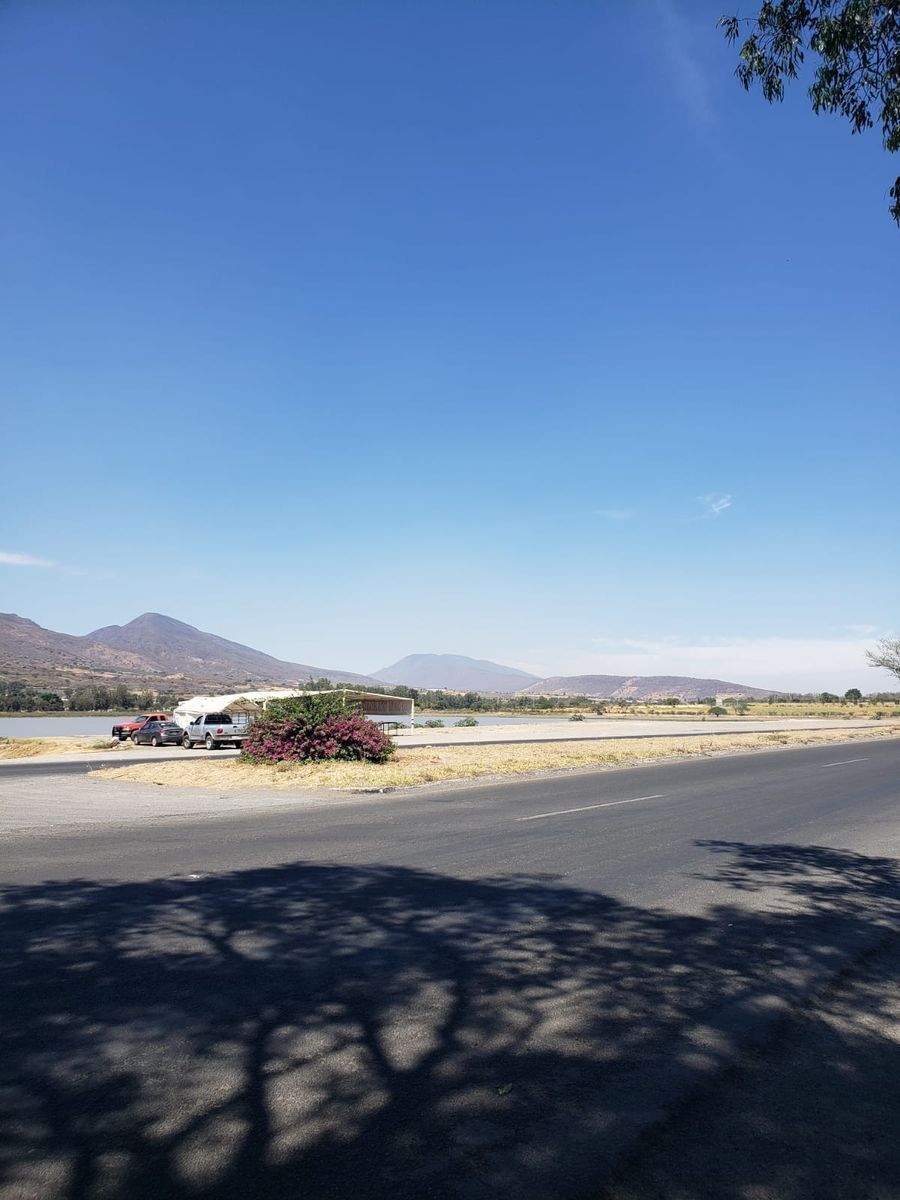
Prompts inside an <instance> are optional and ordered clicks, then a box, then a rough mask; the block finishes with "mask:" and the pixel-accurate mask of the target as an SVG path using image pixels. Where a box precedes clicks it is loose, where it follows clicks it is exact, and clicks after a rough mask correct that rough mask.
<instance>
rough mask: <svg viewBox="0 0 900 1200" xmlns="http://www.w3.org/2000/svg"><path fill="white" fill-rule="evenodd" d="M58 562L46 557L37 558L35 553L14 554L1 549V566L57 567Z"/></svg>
mask: <svg viewBox="0 0 900 1200" xmlns="http://www.w3.org/2000/svg"><path fill="white" fill-rule="evenodd" d="M56 565H57V564H56V563H54V562H50V561H49V560H48V559H46V558H36V557H35V556H34V555H33V554H14V553H12V551H9V550H0V566H4V567H55V566H56Z"/></svg>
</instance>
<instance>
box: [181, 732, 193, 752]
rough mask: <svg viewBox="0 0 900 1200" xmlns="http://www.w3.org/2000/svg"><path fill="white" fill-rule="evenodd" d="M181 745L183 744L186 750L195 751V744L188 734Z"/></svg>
mask: <svg viewBox="0 0 900 1200" xmlns="http://www.w3.org/2000/svg"><path fill="white" fill-rule="evenodd" d="M181 744H182V746H184V748H185V750H193V748H194V743H193V742H192V741H191V739H190V738H189V737H188V735H187V734H185V735H184V737H183V738H182V739H181Z"/></svg>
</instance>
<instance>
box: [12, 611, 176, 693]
mask: <svg viewBox="0 0 900 1200" xmlns="http://www.w3.org/2000/svg"><path fill="white" fill-rule="evenodd" d="M110 671H114V672H120V673H121V674H123V675H129V676H131V675H135V674H141V673H143V674H145V675H153V674H156V673H157V672H156V667H155V666H154V665H153V663H151V662H149V661H148V660H147V659H145V658H142V657H141V655H140V654H135V653H133V652H130V651H122V650H119V651H117V650H111V649H110V648H109V646H103V645H98V644H97V643H94V642H92V641H91V640H90V638H85V637H76V636H75V635H74V634H70V633H55V632H54V631H53V630H52V629H44V628H43V626H41V625H38V624H36V622H34V621H29V620H28V618H27V617H20V616H17V615H16V614H15V613H0V673H2V674H3V675H4V676H6V678H8V679H19V680H21V681H22V682H23V683H24V682H28V681H29V680H31V679H34V680H35V682H37V683H43V682H45V678H44V677H45V676H46V677H47V678H48V680H49V678H52V677H55V676H58V675H59V673H60V672H65V673H69V674H71V675H73V676H77V675H85V674H88V673H90V672H110Z"/></svg>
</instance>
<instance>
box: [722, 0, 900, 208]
mask: <svg viewBox="0 0 900 1200" xmlns="http://www.w3.org/2000/svg"><path fill="white" fill-rule="evenodd" d="M719 24H720V25H721V26H722V28H723V29H724V30H725V36H726V37H727V39H728V41H729V42H732V43H734V42H737V41H739V40H740V39H741V37H742V36H743V33H744V32H745V31H746V28H749V30H750V32H749V33H748V34H747V36H746V37H745V39H744V41H743V42H742V44H741V49H740V62H739V64H738V68H737V72H736V73H737V77H738V79H739V80H740V81H741V83H742V84H743V85H744V88H745V89H746V90H747V91H749V90H750V88H751V87H752V86H753V84H754V83H759V85H760V87H761V88H762V94H763V95H764V96H765V98H766V99H767V100H768V101H769V103H772V102H773V101H775V100H783V99H784V85H785V81H786V80H791V79H796V78H797V76H798V74H799V70H800V67H801V66H802V64H803V63H804V61H805V59H806V55H807V54H811V55H814V56H815V57H817V58H818V60H819V61H818V65H817V67H816V69H815V75H814V78H813V82H812V85H811V87H810V89H809V97H810V100H811V101H812V106H813V109H814V110H815V112H817V113H822V112H826V113H838V114H840V115H841V116H844V117H846V118H847V120H848V121H849V122H850V124H851V126H852V128H853V132H854V133H861V132H862V131H863V130H864V129H871V128H873V127H874V126H875V125H878V126H880V128H881V135H882V139H883V142H884V147H885V149H886V150H887V151H888V152H889V153H894V152H895V151H897V150H900V5H898V4H897V3H896V0H893V2H891V0H766V2H765V3H764V4H763V5H762V7H761V8H760V10H759V15H758V16H757V17H751V18H741V17H722V19H721V21H720V22H719ZM890 195H891V205H890V212H891V216H892V217H893V218H894V220H895V221H896V222H897V223H898V225H900V176H898V177H897V179H896V180H895V181H894V185H893V187H892V188H891V189H890Z"/></svg>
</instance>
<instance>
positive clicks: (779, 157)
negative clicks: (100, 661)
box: [0, 0, 900, 688]
mask: <svg viewBox="0 0 900 1200" xmlns="http://www.w3.org/2000/svg"><path fill="white" fill-rule="evenodd" d="M727 8H728V5H727V2H726V0H713V2H711V3H707V2H706V0H702V2H700V0H692V2H691V3H687V0H680V2H679V0H640V2H635V3H629V4H617V5H612V4H603V3H599V2H595V3H589V2H586V0H566V2H559V0H543V2H536V0H495V2H491V3H480V2H479V3H476V2H475V0H468V2H467V0H452V2H451V0H422V2H421V3H417V4H411V3H408V2H406V0H357V2H355V3H349V2H347V3H342V2H341V0H328V2H327V3H325V2H324V0H321V2H319V3H302V2H300V0H298V2H297V3H276V2H274V0H273V2H266V0H257V2H254V3H250V2H249V0H244V2H243V3H234V2H229V0H215V2H213V0H208V2H203V0H193V2H192V3H190V4H185V3H183V2H181V0H152V3H151V2H150V0H143V2H142V3H137V2H131V3H129V2H127V0H124V2H123V0H114V2H112V0H111V2H110V3H99V2H96V0H84V2H83V3H79V4H77V5H73V4H71V3H69V2H68V0H28V2H27V3H26V2H25V0H8V2H7V3H6V4H4V5H3V6H2V8H0V161H2V164H3V166H2V173H3V184H2V187H0V272H2V279H3V288H2V292H0V387H2V396H3V401H4V411H5V413H6V415H5V417H4V422H3V427H2V428H3V455H2V464H3V483H4V489H3V490H4V504H3V509H2V516H0V558H2V560H3V561H2V563H0V589H2V594H0V608H2V609H3V610H6V611H16V612H19V613H21V614H22V615H25V616H29V617H31V618H33V619H35V620H37V621H39V622H40V623H41V624H44V625H48V626H50V627H51V628H54V629H60V630H64V631H66V632H71V633H85V632H87V631H88V630H90V629H92V628H95V627H97V626H100V625H106V624H110V623H124V622H126V621H128V620H130V619H131V618H132V617H134V616H136V615H137V614H138V613H140V612H143V611H145V610H156V611H160V612H164V613H168V614H170V615H172V616H175V617H178V618H180V619H182V620H186V621H189V622H190V623H192V624H195V625H198V626H200V627H201V628H203V629H208V630H211V631H213V632H216V633H220V634H223V635H225V636H227V637H231V638H234V639H236V640H238V641H242V642H246V643H249V644H252V645H255V646H257V647H259V648H261V649H264V650H267V651H269V652H270V653H274V654H277V655H279V656H281V657H284V658H289V659H298V660H300V661H304V662H310V663H313V664H316V665H323V666H331V667H344V668H348V669H356V670H363V671H368V670H373V669H376V668H378V667H381V666H384V665H386V664H388V663H389V662H392V661H393V660H395V659H396V658H398V657H400V656H401V655H403V654H406V653H409V652H413V651H435V652H456V653H466V654H472V655H474V656H477V657H487V658H492V659H495V660H498V661H500V662H505V663H510V664H514V665H519V666H522V667H525V668H529V669H533V670H536V671H538V672H540V673H545V672H548V673H549V672H577V671H595V672H597V671H612V672H617V671H620V670H626V671H635V672H641V673H645V674H649V673H658V672H660V671H672V672H679V673H690V674H707V673H709V674H717V675H721V676H724V677H725V678H732V679H737V680H738V681H741V682H748V683H758V684H760V685H762V686H773V687H774V686H784V687H787V686H795V687H816V688H818V687H826V686H832V687H835V688H837V687H841V688H843V687H847V686H851V685H855V684H859V686H862V687H865V688H872V687H878V686H885V685H886V684H887V683H888V681H889V677H887V676H880V675H879V674H878V673H877V672H871V671H869V670H867V669H866V668H865V667H864V666H863V648H864V647H865V646H866V645H870V644H871V643H872V641H873V639H874V638H875V637H877V636H879V635H883V634H888V633H891V632H894V631H898V632H900V630H898V625H900V604H898V600H900V596H898V592H900V587H898V584H900V570H898V553H897V551H898V510H900V500H898V494H900V490H898V474H897V452H898V432H900V417H898V389H900V338H898V330H900V301H898V277H900V276H898V265H900V232H898V231H897V229H896V228H895V227H894V226H893V225H892V224H891V222H890V219H889V217H888V214H887V204H888V197H887V189H888V186H889V184H890V182H891V180H892V179H893V178H894V176H895V175H896V174H897V169H898V167H897V163H896V161H892V160H891V159H890V158H889V157H888V156H887V155H885V154H884V152H883V151H882V149H881V146H880V142H879V138H878V135H877V134H876V133H872V134H870V135H868V136H866V137H864V138H853V137H851V136H850V133H849V130H848V129H847V127H846V126H845V125H843V124H841V123H839V122H838V121H836V120H830V119H826V118H815V117H814V116H813V115H812V114H811V113H810V111H809V108H808V103H807V101H806V100H805V97H804V95H803V92H802V89H800V88H798V89H796V91H795V93H794V94H793V95H792V96H791V97H790V98H789V101H788V102H787V103H786V104H785V105H783V106H781V107H780V108H778V107H776V108H774V109H770V108H769V107H768V106H766V105H765V103H764V102H763V101H762V99H761V97H759V96H758V95H750V96H747V95H745V94H744V92H743V91H742V90H741V89H740V87H739V85H738V84H737V82H736V80H735V79H734V77H733V68H734V51H733V50H729V48H728V47H727V46H726V45H725V44H724V42H723V40H722V37H721V34H720V32H719V31H718V30H717V29H716V28H715V22H716V18H717V17H718V15H719V14H720V10H723V9H727ZM22 560H25V561H22ZM31 560H36V561H37V562H39V563H43V564H50V565H31Z"/></svg>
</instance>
